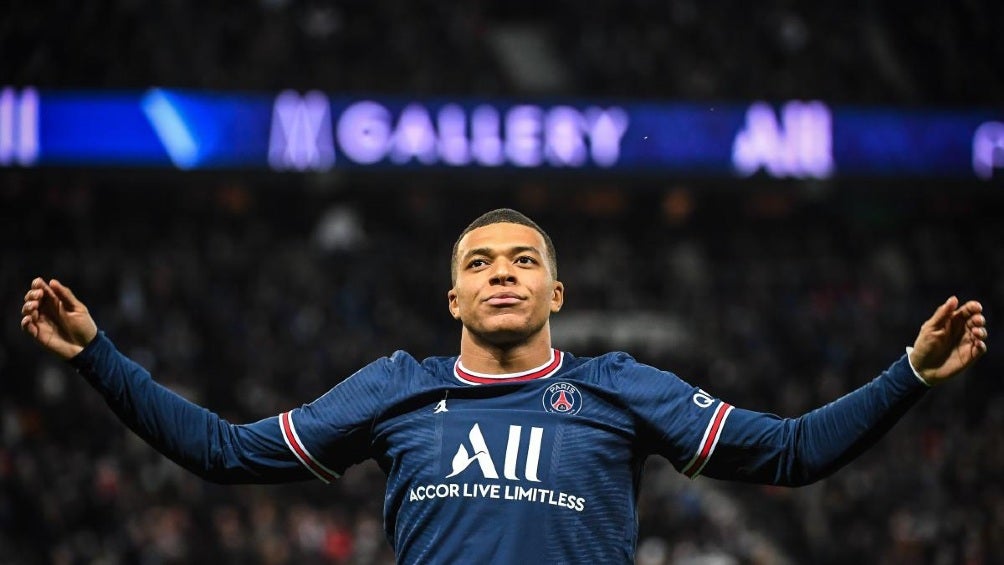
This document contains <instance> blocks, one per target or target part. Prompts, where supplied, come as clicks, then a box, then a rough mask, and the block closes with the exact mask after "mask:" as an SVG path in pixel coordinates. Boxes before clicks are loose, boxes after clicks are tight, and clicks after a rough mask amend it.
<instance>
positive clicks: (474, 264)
mask: <svg viewBox="0 0 1004 565" xmlns="http://www.w3.org/2000/svg"><path fill="white" fill-rule="evenodd" d="M487 264H488V261H485V260H484V259H471V261H470V262H469V263H467V268H468V269H478V268H481V267H484V266H485V265H487Z"/></svg>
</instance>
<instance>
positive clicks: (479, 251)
mask: <svg viewBox="0 0 1004 565" xmlns="http://www.w3.org/2000/svg"><path fill="white" fill-rule="evenodd" d="M527 251H529V252H532V253H535V254H536V255H537V256H538V257H543V254H541V252H540V250H539V249H537V248H536V247H534V246H532V245H517V246H515V247H510V248H509V250H508V253H509V254H510V255H519V254H520V253H526V252H527ZM494 252H495V250H494V249H493V248H491V247H478V248H475V249H471V250H470V251H468V252H467V253H464V256H463V259H464V260H466V259H468V258H469V257H472V256H474V255H485V256H487V257H491V256H492V254H493V253H494Z"/></svg>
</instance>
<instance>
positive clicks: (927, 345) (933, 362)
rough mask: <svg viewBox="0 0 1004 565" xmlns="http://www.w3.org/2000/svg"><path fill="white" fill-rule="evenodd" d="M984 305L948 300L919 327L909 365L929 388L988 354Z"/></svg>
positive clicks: (973, 301)
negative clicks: (960, 304)
mask: <svg viewBox="0 0 1004 565" xmlns="http://www.w3.org/2000/svg"><path fill="white" fill-rule="evenodd" d="M986 324H987V320H986V318H984V317H983V306H982V305H981V304H980V303H979V302H976V301H975V300H970V301H969V302H966V303H965V304H963V305H962V306H959V299H958V298H956V297H954V296H953V297H951V298H949V299H948V300H947V301H945V303H944V304H942V305H941V306H939V307H938V309H937V310H935V311H934V315H932V316H931V317H930V319H928V320H927V321H926V322H924V325H922V326H921V327H920V333H919V334H918V335H917V340H916V341H915V342H914V343H913V351H911V352H910V363H911V364H912V365H913V368H914V369H916V370H917V372H918V373H920V376H921V378H923V379H924V380H925V381H927V383H928V384H930V385H936V384H940V383H942V382H945V381H947V380H949V379H951V378H952V377H954V376H955V375H958V374H959V373H961V372H962V371H964V370H965V369H966V368H968V367H969V366H970V365H972V364H973V363H974V362H976V360H977V359H979V358H980V357H982V356H983V355H984V354H985V353H986V352H987V328H986Z"/></svg>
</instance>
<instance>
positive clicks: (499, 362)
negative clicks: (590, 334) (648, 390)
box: [460, 325, 551, 375]
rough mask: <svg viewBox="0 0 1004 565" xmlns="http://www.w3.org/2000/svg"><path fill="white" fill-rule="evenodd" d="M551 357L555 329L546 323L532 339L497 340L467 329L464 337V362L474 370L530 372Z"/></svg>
mask: <svg viewBox="0 0 1004 565" xmlns="http://www.w3.org/2000/svg"><path fill="white" fill-rule="evenodd" d="M550 358H551V331H550V327H549V326H548V325H545V326H544V327H543V328H541V330H540V331H539V332H537V333H536V334H535V335H534V336H531V337H530V338H528V339H523V340H519V341H516V342H513V343H502V344H499V343H493V342H491V341H488V340H486V339H485V338H484V337H483V336H478V335H475V334H473V333H471V332H470V331H468V329H467V328H464V330H463V333H462V335H461V337H460V362H461V363H463V364H464V367H465V368H466V369H468V370H470V371H475V372H478V373H485V374H488V375H504V374H509V373H519V372H522V371H528V370H530V369H534V368H536V367H539V366H541V365H543V364H544V363H547V361H548V359H550Z"/></svg>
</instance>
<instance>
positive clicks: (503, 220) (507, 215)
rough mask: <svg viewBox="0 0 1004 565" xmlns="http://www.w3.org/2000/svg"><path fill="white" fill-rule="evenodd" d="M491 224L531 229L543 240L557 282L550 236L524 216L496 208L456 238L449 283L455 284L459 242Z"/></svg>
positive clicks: (555, 254)
mask: <svg viewBox="0 0 1004 565" xmlns="http://www.w3.org/2000/svg"><path fill="white" fill-rule="evenodd" d="M492 224H519V225H521V226H526V227H528V228H533V229H534V230H536V231H537V233H539V234H540V236H541V237H542V238H544V246H545V251H546V252H547V266H548V267H549V268H550V270H551V276H552V277H554V278H555V280H557V278H558V254H557V252H556V251H555V250H554V243H553V242H552V241H551V236H549V235H547V232H545V231H544V230H543V229H542V228H541V227H540V226H538V225H537V222H534V221H533V220H531V219H530V218H528V217H527V216H526V215H525V214H522V213H520V212H517V211H516V210H513V209H512V208H497V209H495V210H492V211H490V212H485V213H484V214H481V215H480V216H478V217H477V218H476V219H475V220H474V221H473V222H471V224H470V225H469V226H467V227H466V228H464V231H462V232H460V236H459V237H457V241H455V242H454V243H453V254H452V255H451V259H450V282H451V283H456V282H457V250H458V248H459V247H460V240H461V239H464V236H465V235H467V234H468V233H470V232H471V231H473V230H476V229H478V228H482V227H484V226H490V225H492Z"/></svg>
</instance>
